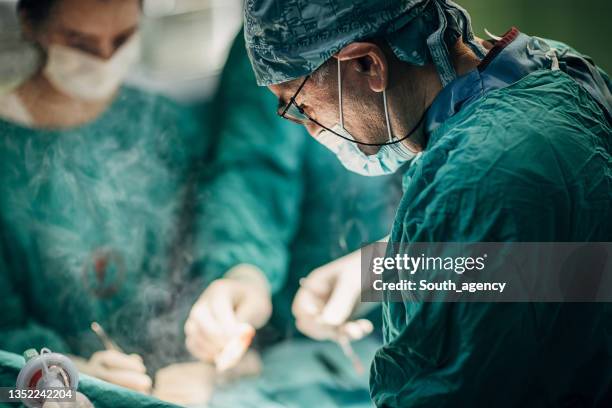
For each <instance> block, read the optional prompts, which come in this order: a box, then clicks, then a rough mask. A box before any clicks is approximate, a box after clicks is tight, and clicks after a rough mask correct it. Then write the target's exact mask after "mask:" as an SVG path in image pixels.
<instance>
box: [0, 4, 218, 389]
mask: <svg viewBox="0 0 612 408" xmlns="http://www.w3.org/2000/svg"><path fill="white" fill-rule="evenodd" d="M18 13H19V16H20V19H21V27H22V32H23V36H24V37H25V38H26V39H27V40H28V41H30V42H32V43H34V44H36V45H37V46H38V47H39V48H40V50H41V52H42V54H43V55H44V57H43V58H42V64H41V65H40V67H39V69H38V70H36V72H35V73H34V74H33V75H32V76H30V77H29V78H28V79H27V80H25V81H24V82H22V83H20V84H19V85H18V86H17V87H16V88H15V89H13V90H12V91H11V92H9V93H8V94H5V95H3V96H0V234H1V235H0V309H1V310H2V315H1V317H0V329H1V331H2V335H1V336H0V349H3V350H7V351H12V352H15V353H22V352H23V351H24V350H26V349H28V348H31V347H34V348H37V349H40V348H41V347H49V348H50V349H52V350H53V351H56V352H61V353H68V354H71V355H74V356H78V357H80V358H78V359H77V360H78V361H79V366H80V369H81V370H82V371H83V372H85V373H87V374H91V375H93V376H96V377H99V378H101V379H104V380H106V381H109V382H112V383H116V384H119V385H122V386H125V387H128V388H132V389H135V390H138V391H142V392H146V391H148V390H149V389H150V387H151V379H150V377H149V376H148V374H147V373H146V372H145V365H144V364H143V358H142V357H141V356H140V355H142V356H143V357H144V358H145V362H146V363H147V365H148V364H149V363H150V364H151V366H153V367H155V366H156V365H158V364H161V363H160V362H159V361H157V360H153V356H155V355H158V354H159V353H160V352H161V353H166V352H168V353H170V351H166V350H165V346H167V345H170V344H171V343H172V339H173V337H172V335H173V333H178V334H177V336H179V337H180V336H182V325H181V324H179V323H177V322H176V317H175V315H174V314H172V313H174V312H172V311H173V310H178V309H180V308H178V307H177V303H178V302H179V301H181V302H186V303H185V304H186V305H187V306H190V304H191V303H192V302H193V300H194V299H195V296H194V297H193V298H190V297H189V296H188V295H186V294H185V292H183V291H182V290H181V287H183V286H185V285H184V284H183V283H182V282H183V281H189V279H188V278H189V276H188V274H189V272H188V269H189V268H188V262H186V261H184V258H185V257H184V255H183V252H186V250H185V249H184V248H183V247H182V246H183V244H184V242H182V241H181V240H182V239H184V235H185V231H183V230H182V225H183V224H184V223H183V222H182V221H181V220H182V218H183V214H184V213H185V207H186V206H187V204H188V202H189V201H190V199H189V194H190V193H189V192H190V187H189V180H190V179H191V178H193V177H192V176H191V174H192V173H195V170H194V168H195V167H196V166H195V164H194V163H195V161H196V160H197V159H198V158H199V155H200V154H201V153H203V151H204V148H205V144H206V139H205V135H204V134H203V133H202V131H201V129H200V128H199V126H198V125H196V122H195V121H194V120H193V119H192V118H191V115H190V113H189V112H188V111H187V110H185V109H184V108H181V107H179V106H177V105H176V104H174V103H172V102H170V101H169V100H167V99H165V98H163V97H160V96H157V95H153V94H149V93H146V92H142V91H139V90H135V89H131V88H128V87H124V86H122V81H123V79H124V77H125V75H126V74H127V73H128V71H129V70H130V66H131V65H132V64H133V63H134V62H136V60H137V58H138V50H139V32H138V28H139V19H140V14H141V3H140V1H139V0H104V1H103V0H21V1H19V2H18ZM196 156H198V157H196ZM177 247H178V248H179V250H177V249H176V248H177ZM195 286H197V285H195ZM200 291H201V290H196V291H195V292H194V293H199V292H200ZM164 311H170V312H168V313H169V315H168V316H167V319H166V320H163V319H162V318H161V317H160V316H161V315H163V313H164ZM176 313H178V312H176ZM185 314H186V312H185ZM154 317H155V319H153V318H154ZM93 321H97V322H99V323H100V324H101V326H102V327H104V328H105V329H106V330H107V332H108V334H109V335H110V336H111V338H113V339H114V340H115V341H116V342H117V344H119V346H120V347H121V348H122V349H123V350H125V352H123V351H119V350H117V349H112V350H101V349H102V348H103V347H102V346H103V344H102V343H101V342H100V339H98V338H96V335H95V334H94V333H93V332H92V331H91V329H90V324H91V323H92V322H93ZM174 328H176V330H175V329H174ZM176 342H178V343H179V344H181V345H182V344H183V341H182V340H177V341H176ZM162 343H163V345H164V347H160V344H162ZM161 350H163V351H161ZM127 353H137V354H127ZM138 354H140V355H138ZM147 356H150V358H151V359H150V360H148V361H147Z"/></svg>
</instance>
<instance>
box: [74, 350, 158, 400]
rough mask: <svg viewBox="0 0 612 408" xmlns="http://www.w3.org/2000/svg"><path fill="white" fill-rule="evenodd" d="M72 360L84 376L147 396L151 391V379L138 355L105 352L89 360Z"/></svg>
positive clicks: (98, 352) (100, 352) (95, 354)
mask: <svg viewBox="0 0 612 408" xmlns="http://www.w3.org/2000/svg"><path fill="white" fill-rule="evenodd" d="M71 359H72V360H73V361H74V363H75V364H76V366H77V368H78V369H79V371H80V372H82V373H84V374H87V375H90V376H92V377H96V378H99V379H101V380H104V381H107V382H109V383H113V384H116V385H120V386H122V387H125V388H130V389H132V390H135V391H139V392H142V393H145V394H147V393H149V392H150V391H151V385H152V380H151V377H149V376H148V375H147V374H146V371H147V370H146V368H145V366H144V363H143V361H142V358H141V357H140V356H139V355H138V354H129V355H128V354H124V353H121V352H120V351H117V350H103V351H97V352H95V353H94V354H93V355H92V356H91V358H90V359H89V360H85V359H81V358H73V357H71Z"/></svg>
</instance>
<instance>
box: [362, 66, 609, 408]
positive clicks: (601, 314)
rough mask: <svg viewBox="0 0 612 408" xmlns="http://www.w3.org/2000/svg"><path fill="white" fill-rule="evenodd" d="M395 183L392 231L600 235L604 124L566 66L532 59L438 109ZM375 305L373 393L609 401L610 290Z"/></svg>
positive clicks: (381, 400) (494, 238)
mask: <svg viewBox="0 0 612 408" xmlns="http://www.w3.org/2000/svg"><path fill="white" fill-rule="evenodd" d="M404 187H405V192H404V196H403V198H402V201H401V203H400V207H399V210H398V214H397V218H396V220H395V222H394V226H393V232H392V238H391V240H392V241H393V242H397V243H400V244H407V243H410V242H481V241H482V242H513V241H517V242H529V241H535V242H538V241H540V242H544V241H548V242H587V241H612V128H611V127H610V123H608V122H607V120H606V118H605V116H604V113H603V111H602V109H600V107H599V106H598V105H597V104H596V103H595V102H594V100H593V98H591V97H590V95H589V94H588V93H587V92H586V90H585V89H584V88H582V87H581V86H580V85H579V84H578V83H577V82H575V81H574V80H573V79H572V78H570V77H569V76H568V75H566V74H565V73H564V72H562V71H555V72H553V71H550V70H548V69H545V70H537V71H535V72H533V73H531V74H529V75H527V76H525V77H523V78H522V79H521V80H519V81H518V82H516V83H513V84H512V85H510V86H508V87H505V88H502V89H498V90H494V91H491V92H490V93H488V94H486V95H485V96H483V97H482V98H480V99H478V100H476V101H475V102H472V103H471V104H469V105H467V106H465V107H463V108H461V109H460V110H459V111H458V112H457V113H456V114H455V115H454V116H451V117H450V118H449V119H448V120H446V121H445V122H443V123H442V124H441V125H440V126H439V127H438V128H437V129H436V130H434V131H433V132H432V133H431V134H430V137H429V142H428V145H427V147H426V150H425V151H424V153H423V155H422V156H421V157H420V158H419V159H418V160H417V161H416V162H415V163H414V164H413V165H412V166H411V167H410V168H409V169H408V171H407V172H406V173H405V175H404ZM383 315H384V316H383V321H384V336H385V343H386V344H385V346H383V347H382V348H381V349H380V350H379V351H378V353H377V355H376V357H375V360H374V363H373V365H372V369H371V392H372V396H373V400H374V402H375V403H376V405H377V406H381V407H406V408H407V407H437V408H440V407H553V406H554V407H561V406H563V407H565V406H581V407H582V406H584V407H587V406H588V407H593V406H602V407H603V406H608V405H605V403H604V402H603V401H606V400H607V401H608V402H609V401H610V400H609V398H610V397H611V395H610V387H611V385H612V313H611V308H610V304H605V303H600V304H595V303H593V304H590V303H582V304H578V303H566V304H562V303H545V304H544V303H418V302H410V301H407V300H406V301H404V302H397V303H392V302H385V304H384V305H383ZM606 392H607V393H608V394H607V396H606ZM596 404H601V405H596Z"/></svg>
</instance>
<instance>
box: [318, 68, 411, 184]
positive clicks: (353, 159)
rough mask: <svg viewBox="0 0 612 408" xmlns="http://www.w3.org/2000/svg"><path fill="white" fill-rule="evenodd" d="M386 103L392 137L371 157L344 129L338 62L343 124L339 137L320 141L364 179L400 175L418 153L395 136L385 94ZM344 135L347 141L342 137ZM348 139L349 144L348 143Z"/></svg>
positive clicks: (327, 134)
mask: <svg viewBox="0 0 612 408" xmlns="http://www.w3.org/2000/svg"><path fill="white" fill-rule="evenodd" d="M383 103H384V108H385V119H386V122H387V132H388V135H389V140H388V144H384V145H382V146H380V149H379V150H378V152H376V153H375V154H372V155H367V154H365V153H364V152H362V151H361V149H359V146H358V143H356V142H351V140H356V139H355V138H354V137H353V136H352V135H351V134H350V132H349V131H347V130H346V128H345V127H344V115H343V113H342V74H341V70H340V60H338V104H339V106H340V120H339V123H337V124H336V125H335V126H334V127H333V128H332V129H331V130H332V131H333V132H335V133H336V134H334V133H332V132H330V131H328V130H323V131H321V132H320V133H319V134H318V136H317V140H318V141H319V142H320V143H321V144H323V145H324V146H325V147H327V148H328V149H329V150H331V151H332V152H333V153H334V154H335V155H336V156H337V157H338V159H339V160H340V162H341V163H342V164H343V165H344V167H346V168H347V169H348V170H350V171H352V172H355V173H358V174H362V175H364V176H381V175H384V174H391V173H394V172H395V171H397V169H398V168H400V166H402V165H403V164H404V163H406V162H408V161H410V160H412V159H413V158H414V157H415V156H416V155H417V152H413V151H412V150H410V149H408V147H406V146H405V145H404V144H403V143H402V142H401V141H400V140H399V139H397V138H395V137H394V136H393V132H392V131H391V123H390V120H389V110H388V108H387V93H386V92H385V91H383ZM338 135H341V136H343V137H345V138H346V139H343V138H342V137H340V136H338ZM347 139H348V140H347Z"/></svg>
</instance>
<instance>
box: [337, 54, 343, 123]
mask: <svg viewBox="0 0 612 408" xmlns="http://www.w3.org/2000/svg"><path fill="white" fill-rule="evenodd" d="M338 106H339V107H340V126H342V129H344V114H343V113H342V74H341V71H340V59H338Z"/></svg>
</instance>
